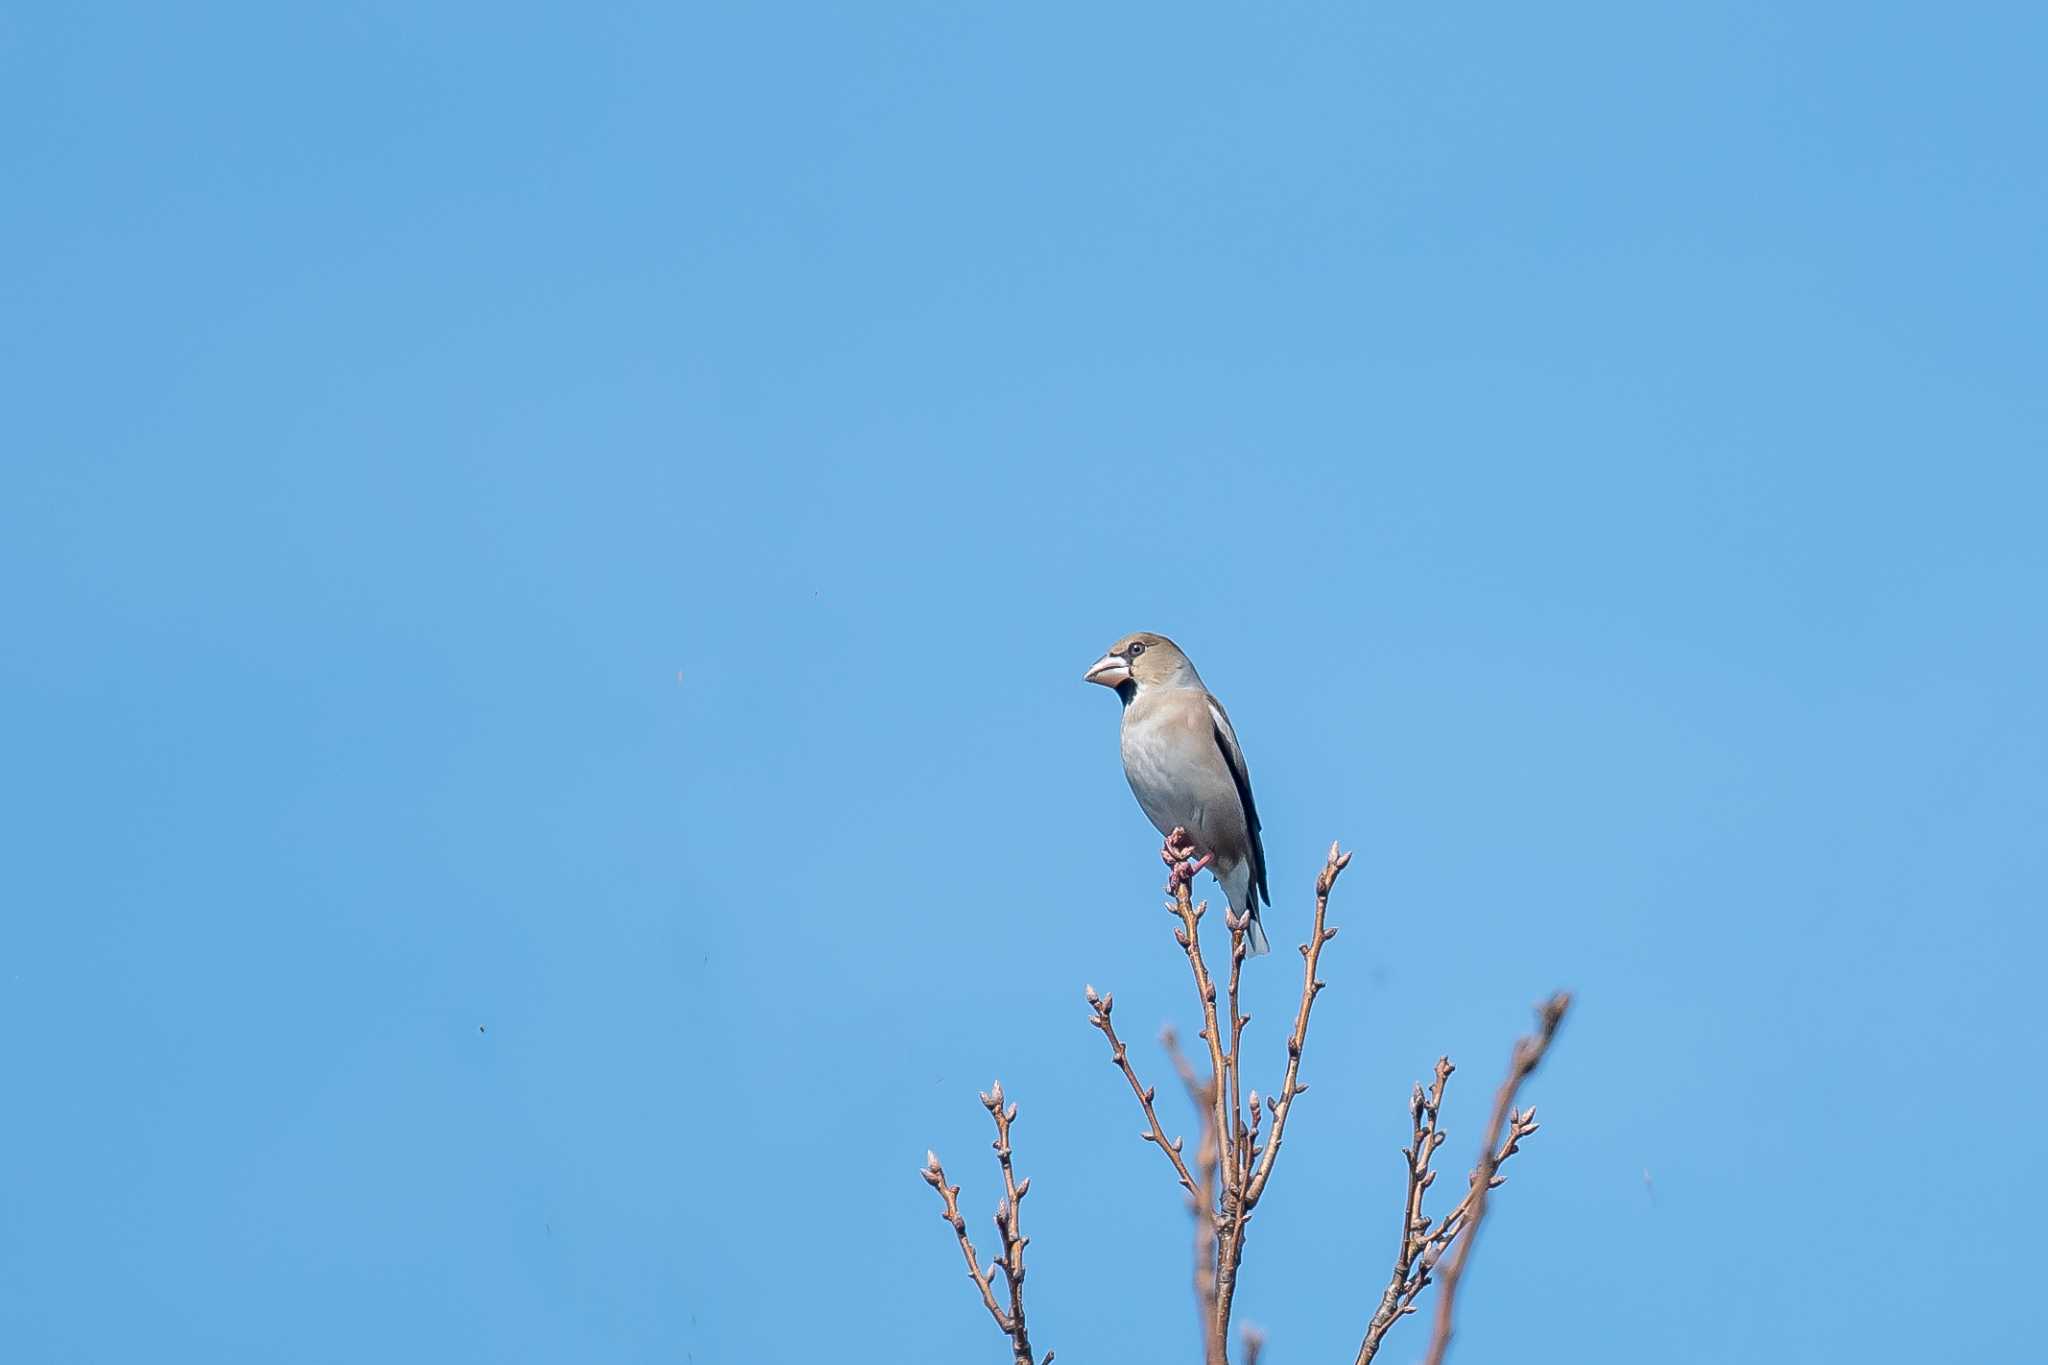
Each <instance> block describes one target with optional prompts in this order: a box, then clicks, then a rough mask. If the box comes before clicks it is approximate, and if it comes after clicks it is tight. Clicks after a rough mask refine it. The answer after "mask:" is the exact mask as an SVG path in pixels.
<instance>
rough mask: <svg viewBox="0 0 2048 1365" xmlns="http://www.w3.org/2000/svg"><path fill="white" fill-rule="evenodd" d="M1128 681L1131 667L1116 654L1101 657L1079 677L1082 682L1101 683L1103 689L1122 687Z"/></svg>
mask: <svg viewBox="0 0 2048 1365" xmlns="http://www.w3.org/2000/svg"><path fill="white" fill-rule="evenodd" d="M1130 680H1131V666H1130V664H1129V663H1127V662H1125V660H1124V658H1123V656H1122V655H1118V654H1105V655H1103V656H1102V657H1101V658H1099V659H1097V660H1096V661H1095V662H1094V663H1092V664H1090V665H1088V671H1087V672H1086V673H1083V674H1082V675H1081V681H1082V682H1092V683H1101V684H1102V685H1103V686H1104V687H1122V686H1123V685H1124V684H1125V683H1127V682H1129V681H1130Z"/></svg>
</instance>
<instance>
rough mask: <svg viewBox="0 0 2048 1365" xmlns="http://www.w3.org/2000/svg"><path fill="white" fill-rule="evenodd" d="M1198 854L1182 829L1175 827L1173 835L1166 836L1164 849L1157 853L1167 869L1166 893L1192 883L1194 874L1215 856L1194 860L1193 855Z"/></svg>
mask: <svg viewBox="0 0 2048 1365" xmlns="http://www.w3.org/2000/svg"><path fill="white" fill-rule="evenodd" d="M1200 852H1201V850H1200V849H1197V848H1196V847H1195V843H1194V840H1192V839H1190V838H1188V832H1187V831H1186V830H1184V829H1180V828H1178V827H1176V828H1175V829H1174V831H1173V833H1171V834H1169V835H1167V836H1166V847H1165V848H1163V849H1161V850H1160V851H1159V857H1160V859H1161V860H1162V861H1163V862H1165V864H1166V866H1167V869H1168V870H1167V874H1166V889H1167V890H1168V891H1173V890H1176V889H1177V888H1179V887H1181V886H1184V885H1186V884H1187V883H1189V882H1192V881H1193V880H1194V879H1195V874H1196V873H1197V872H1200V871H1201V870H1202V869H1203V868H1205V867H1207V866H1208V865H1209V860H1210V859H1211V858H1213V857H1215V856H1216V855H1214V854H1213V853H1202V856H1201V857H1200V858H1196V856H1195V855H1196V854H1197V853H1200Z"/></svg>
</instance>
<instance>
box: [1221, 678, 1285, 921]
mask: <svg viewBox="0 0 2048 1365" xmlns="http://www.w3.org/2000/svg"><path fill="white" fill-rule="evenodd" d="M1209 716H1210V719H1211V720H1213V721H1214V722H1215V734H1216V747H1217V748H1218V749H1219V750H1221V751H1222V753H1223V764H1224V766H1225V767H1227V768H1229V769H1230V780H1231V781H1232V782H1234V783H1236V784H1237V801H1238V804H1239V805H1240V806H1242V807H1244V827H1245V831H1246V833H1247V834H1249V835H1250V842H1251V846H1252V851H1251V858H1252V885H1253V886H1255V887H1257V888H1258V894H1259V895H1260V896H1264V897H1265V898H1266V904H1268V905H1271V904H1272V903H1273V893H1272V892H1271V891H1269V890H1267V889H1266V845H1265V843H1264V842H1263V841H1261V840H1260V838H1259V808H1258V807H1257V806H1256V805H1254V804H1252V779H1251V774H1249V773H1247V772H1246V771H1245V766H1244V751H1243V750H1242V749H1240V748H1238V747H1237V731H1236V730H1234V729H1232V728H1231V725H1230V717H1229V716H1228V715H1226V714H1225V713H1224V710H1223V703H1222V702H1219V701H1217V700H1216V699H1215V698H1214V697H1211V698H1209ZM1254 904H1256V897H1255V898H1254Z"/></svg>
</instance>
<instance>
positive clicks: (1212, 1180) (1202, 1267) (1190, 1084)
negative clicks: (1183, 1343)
mask: <svg viewBox="0 0 2048 1365" xmlns="http://www.w3.org/2000/svg"><path fill="white" fill-rule="evenodd" d="M1159 1044H1160V1046H1161V1047H1164V1048H1165V1049H1166V1055H1167V1056H1168V1057H1169V1058H1171V1059H1172V1061H1173V1069H1174V1071H1175V1072H1177V1073H1178V1074H1179V1076H1180V1083H1181V1085H1182V1086H1183V1087H1185V1088H1186V1090H1187V1092H1188V1101H1189V1103H1191V1104H1193V1105H1194V1106H1195V1112H1196V1113H1197V1114H1200V1115H1202V1116H1203V1119H1202V1140H1201V1141H1200V1142H1199V1143H1198V1144H1196V1147H1195V1171H1196V1173H1197V1174H1196V1178H1197V1179H1198V1180H1199V1181H1200V1182H1201V1194H1200V1195H1199V1197H1197V1198H1196V1199H1194V1200H1192V1201H1190V1204H1189V1209H1188V1211H1189V1212H1190V1213H1192V1214H1193V1215H1194V1220H1195V1323H1196V1326H1197V1327H1198V1328H1199V1329H1200V1331H1201V1333H1202V1340H1203V1342H1204V1349H1205V1353H1206V1343H1207V1342H1208V1339H1209V1330H1210V1328H1211V1327H1212V1326H1213V1325H1214V1323H1215V1321H1216V1227H1217V1224H1218V1222H1219V1221H1220V1219H1219V1217H1218V1215H1217V1213H1216V1174H1217V1167H1218V1165H1219V1164H1220V1161H1219V1152H1220V1148H1219V1146H1218V1144H1217V1141H1216V1125H1215V1123H1214V1122H1212V1121H1211V1119H1210V1117H1209V1116H1210V1115H1211V1114H1212V1113H1213V1112H1214V1111H1213V1110H1212V1109H1211V1108H1210V1107H1209V1083H1208V1082H1207V1081H1204V1080H1203V1079H1202V1078H1201V1077H1200V1076H1198V1075H1196V1074H1195V1068H1194V1067H1193V1066H1192V1065H1190V1064H1189V1062H1188V1056H1187V1054H1186V1053H1185V1052H1182V1051H1181V1049H1180V1036H1179V1035H1178V1034H1176V1033H1175V1032H1174V1031H1173V1030H1172V1029H1170V1028H1167V1029H1161V1030H1160V1032H1159Z"/></svg>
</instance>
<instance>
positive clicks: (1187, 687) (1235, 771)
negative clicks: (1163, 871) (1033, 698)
mask: <svg viewBox="0 0 2048 1365" xmlns="http://www.w3.org/2000/svg"><path fill="white" fill-rule="evenodd" d="M1085 676H1086V679H1087V681H1089V682H1095V683H1101V684H1102V685H1103V686H1105V687H1112V688H1115V689H1116V693H1117V695H1118V696H1119V697H1121V698H1122V699H1123V703H1124V715H1123V733H1122V749H1123V759H1124V777H1125V778H1126V779H1127V780H1128V781H1129V782H1130V784H1131V792H1132V794H1133V795H1135V796H1136V797H1137V798H1138V805H1139V806H1140V807H1141V808H1142V809H1143V810H1144V812H1145V815H1146V817H1147V818H1148V819H1150V820H1151V821H1152V824H1153V825H1154V826H1155V827H1156V828H1157V829H1158V830H1159V832H1160V833H1161V834H1168V833H1171V832H1172V831H1173V830H1175V829H1176V828H1178V829H1184V830H1186V831H1187V834H1188V837H1189V838H1190V839H1192V840H1193V841H1194V843H1195V847H1196V848H1197V849H1198V850H1200V852H1202V853H1204V854H1207V855H1208V856H1209V858H1210V863H1209V868H1210V871H1211V872H1213V873H1214V874H1215V876H1216V880H1217V881H1218V882H1219V883H1221V885H1222V887H1223V890H1224V892H1225V894H1227V895H1228V896H1229V897H1230V907H1231V909H1232V910H1234V911H1236V912H1237V913H1239V914H1245V915H1249V916H1250V917H1251V930H1250V937H1251V951H1252V952H1255V953H1263V952H1265V951H1266V934H1265V930H1264V929H1263V928H1262V927H1261V926H1260V924H1259V902H1260V900H1261V898H1263V899H1264V900H1265V902H1266V903H1267V904H1269V905H1270V904H1271V903H1272V899H1273V898H1272V895H1271V893H1269V892H1268V891H1267V889H1266V850H1265V847H1264V845H1263V844H1262V843H1261V842H1260V840H1259V812H1258V807H1257V806H1256V805H1254V804H1253V802H1252V786H1251V774H1250V771H1249V770H1248V769H1247V768H1246V766H1245V761H1244V751H1243V750H1242V749H1241V748H1239V746H1238V742H1237V731H1236V730H1235V729H1234V728H1233V727H1232V726H1231V724H1230V716H1229V715H1228V714H1227V713H1226V712H1225V711H1224V709H1223V704H1222V703H1221V702H1219V701H1217V700H1216V698H1215V697H1213V696H1211V695H1210V694H1209V690H1208V688H1206V687H1204V686H1203V685H1202V679H1201V675H1200V674H1198V673H1196V672H1195V666H1194V665H1193V664H1192V663H1190V662H1189V661H1188V657H1187V655H1185V654H1183V653H1182V652H1181V649H1180V646H1178V645H1176V644H1175V643H1174V642H1173V641H1171V640H1169V639H1167V638H1166V637H1165V636H1164V635H1155V634H1153V633H1152V632H1150V631H1140V632H1138V633H1137V634H1135V635H1126V636H1125V637H1123V638H1122V639H1121V640H1118V641H1117V642H1116V643H1115V644H1113V645H1111V646H1110V648H1109V652H1108V653H1106V654H1104V655H1103V656H1102V657H1101V658H1100V659H1098V660H1096V661H1095V664H1094V665H1093V666H1092V667H1091V668H1090V669H1089V670H1088V672H1087V674H1086V675H1085Z"/></svg>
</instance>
